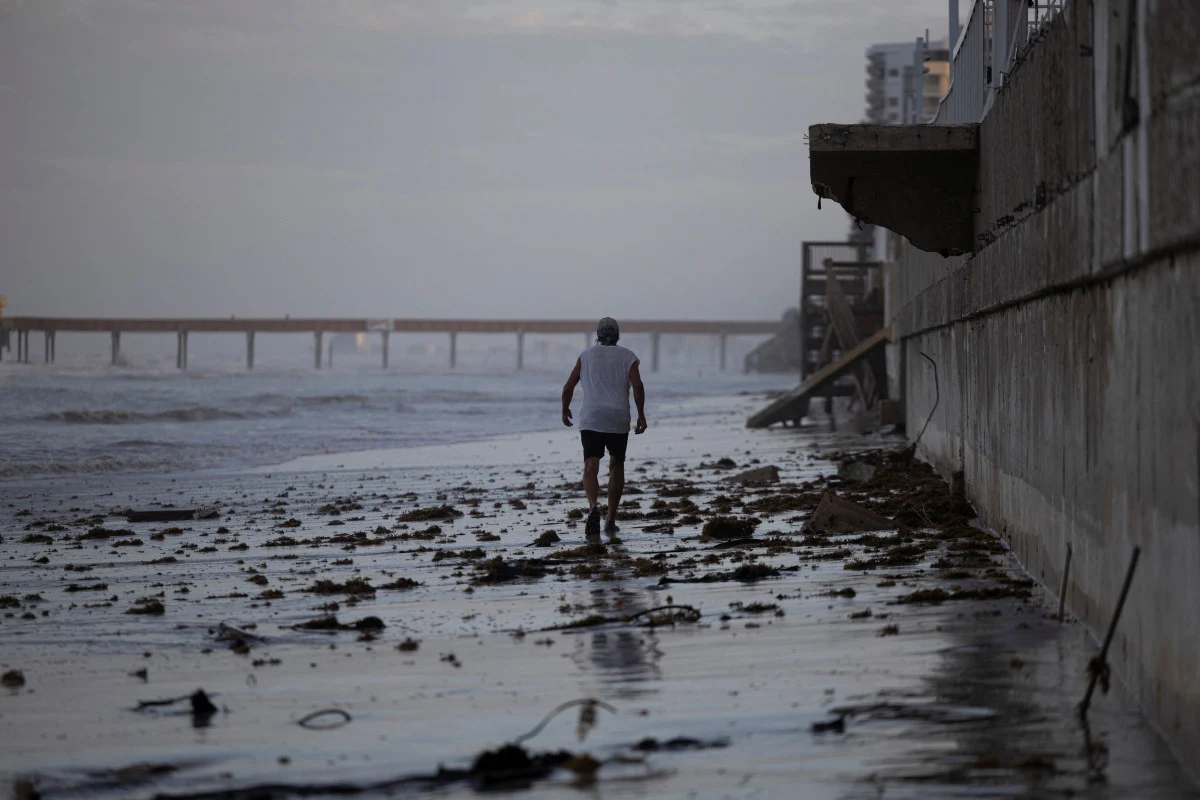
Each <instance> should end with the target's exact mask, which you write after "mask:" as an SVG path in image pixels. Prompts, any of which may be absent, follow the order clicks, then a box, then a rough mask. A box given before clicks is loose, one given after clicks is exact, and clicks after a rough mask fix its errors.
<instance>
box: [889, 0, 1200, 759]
mask: <svg viewBox="0 0 1200 800" xmlns="http://www.w3.org/2000/svg"><path fill="white" fill-rule="evenodd" d="M1131 11H1132V15H1131V13H1130V12H1131ZM1131 22H1132V23H1134V27H1133V29H1132V30H1133V36H1132V40H1133V41H1134V43H1135V47H1134V49H1133V52H1127V47H1126V43H1127V42H1128V41H1129V40H1130V38H1131V37H1130V28H1129V27H1128V25H1129V24H1130V23H1131ZM1198 40H1200V3H1197V2H1194V0H1094V2H1088V1H1087V0H1071V2H1070V3H1068V4H1067V9H1066V11H1065V12H1064V13H1063V15H1062V16H1061V17H1060V18H1059V19H1058V20H1056V21H1055V22H1054V23H1052V25H1051V26H1050V28H1049V29H1048V30H1047V32H1046V36H1045V39H1044V40H1043V41H1041V42H1039V43H1038V44H1036V45H1035V46H1034V47H1032V48H1031V49H1030V51H1029V52H1028V54H1027V56H1026V58H1025V59H1024V61H1023V63H1022V64H1021V65H1020V67H1019V68H1018V69H1017V70H1016V71H1015V72H1014V74H1013V75H1012V76H1011V77H1010V78H1009V81H1008V83H1007V85H1006V87H1005V90H1004V91H1003V92H1002V93H1000V94H999V95H998V96H997V97H996V100H995V104H994V106H993V108H992V110H991V112H990V113H989V115H988V117H987V118H986V119H985V120H984V122H983V124H982V126H981V128H980V149H981V157H980V168H979V170H980V171H979V187H980V197H979V213H978V216H977V219H976V236H977V241H978V242H979V249H978V250H977V252H976V253H975V254H974V255H973V256H970V257H963V258H958V259H942V258H939V257H938V256H936V255H931V254H926V253H921V252H919V251H916V250H914V249H913V248H911V247H905V248H903V253H902V255H901V258H900V263H899V265H898V267H897V270H896V275H895V276H894V281H895V284H894V285H895V286H896V288H897V296H896V300H895V307H896V308H897V317H896V326H897V331H898V333H899V335H900V337H901V348H902V351H903V355H902V358H901V363H902V364H904V369H905V373H904V375H903V376H902V383H903V385H904V387H905V400H906V402H905V407H906V415H907V423H908V429H909V431H910V432H913V433H915V432H916V431H918V430H920V427H921V425H922V424H923V423H924V421H925V417H926V415H927V414H928V413H929V409H930V408H931V407H932V406H933V403H934V397H935V390H934V379H933V370H932V369H931V368H930V367H929V365H928V364H927V363H926V362H925V360H924V359H923V358H922V357H921V356H920V353H922V352H924V353H926V354H928V355H929V356H930V357H931V358H932V359H934V361H935V362H936V363H937V377H938V381H939V383H940V397H941V400H940V404H939V405H938V408H937V411H936V413H935V414H934V417H933V420H932V423H931V424H930V426H929V429H928V431H927V433H926V434H925V437H924V439H923V440H922V442H921V449H922V452H923V454H924V455H925V456H926V457H927V458H929V459H930V460H931V461H932V462H933V463H934V464H935V465H936V466H937V467H938V468H939V469H940V470H942V471H943V472H944V473H946V474H949V473H950V472H953V471H955V470H960V469H961V470H963V472H964V474H965V478H966V486H967V491H968V494H969V496H970V498H971V499H972V500H973V501H974V502H975V503H976V505H977V507H978V508H979V511H980V514H981V515H982V516H983V518H984V520H985V521H986V522H987V523H988V524H990V525H991V526H992V527H993V528H995V529H996V530H997V531H999V532H1000V533H1001V534H1002V535H1003V536H1004V537H1005V538H1006V539H1007V540H1008V541H1009V542H1010V543H1011V544H1012V546H1013V548H1014V550H1015V551H1016V552H1017V553H1018V555H1019V556H1020V557H1021V558H1022V559H1023V561H1024V562H1025V564H1026V565H1027V566H1028V568H1029V569H1030V571H1031V572H1032V573H1033V574H1034V575H1036V576H1038V577H1039V578H1041V579H1042V580H1043V581H1044V582H1045V583H1046V584H1047V585H1048V586H1050V587H1052V588H1053V589H1055V590H1057V587H1058V585H1059V582H1060V580H1061V570H1062V565H1063V562H1064V559H1065V555H1066V548H1067V545H1068V543H1070V544H1071V545H1072V547H1073V551H1074V556H1073V562H1072V567H1071V581H1070V585H1069V588H1068V604H1069V607H1070V608H1071V609H1072V610H1073V611H1074V612H1075V613H1076V614H1078V615H1079V616H1080V617H1081V618H1082V619H1083V620H1084V621H1085V622H1086V623H1087V624H1088V625H1089V626H1090V627H1091V628H1092V630H1093V631H1095V632H1097V634H1102V633H1103V630H1104V628H1105V627H1106V626H1107V624H1108V621H1109V618H1110V616H1111V614H1112V610H1113V606H1114V604H1115V601H1116V596H1117V594H1118V591H1119V588H1120V585H1121V580H1122V578H1123V576H1124V572H1125V569H1126V567H1127V565H1128V563H1129V558H1130V555H1131V552H1132V549H1133V547H1135V546H1138V547H1141V549H1142V555H1141V563H1140V566H1139V570H1138V576H1137V578H1136V580H1135V582H1134V586H1133V590H1132V592H1131V594H1130V599H1129V603H1128V605H1127V607H1126V609H1125V613H1124V616H1123V617H1122V621H1121V625H1120V628H1119V629H1118V633H1117V637H1116V640H1115V642H1114V648H1113V652H1112V653H1111V655H1110V660H1111V662H1112V663H1113V665H1114V667H1115V668H1116V669H1117V671H1118V672H1119V673H1120V674H1121V675H1122V676H1123V677H1124V678H1125V680H1126V682H1127V683H1128V685H1129V687H1130V689H1131V690H1132V691H1133V692H1134V693H1135V694H1136V695H1137V696H1138V697H1139V699H1140V700H1141V702H1142V703H1143V705H1144V707H1145V709H1146V712H1147V713H1148V714H1149V715H1150V716H1151V717H1152V719H1154V720H1155V721H1156V723H1157V724H1158V725H1159V726H1160V728H1161V730H1162V732H1163V734H1164V735H1165V736H1166V738H1167V739H1168V741H1169V742H1170V743H1171V744H1172V746H1173V747H1174V748H1175V750H1176V752H1177V753H1178V754H1179V755H1180V757H1181V760H1182V761H1183V762H1184V764H1185V766H1186V767H1187V768H1188V769H1189V770H1190V771H1191V772H1192V774H1193V775H1197V776H1200V59H1197V58H1196V57H1195V42H1196V41H1198ZM1127 70H1132V71H1131V72H1130V74H1129V77H1128V80H1127V79H1126V71H1127ZM1126 87H1129V95H1130V97H1131V103H1132V107H1133V108H1136V109H1137V112H1138V113H1137V114H1136V116H1135V118H1132V119H1131V118H1130V117H1129V115H1128V113H1127V111H1126V109H1127V108H1129V107H1130V104H1129V103H1126ZM1081 685H1082V678H1081Z"/></svg>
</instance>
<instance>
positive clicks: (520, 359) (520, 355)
mask: <svg viewBox="0 0 1200 800" xmlns="http://www.w3.org/2000/svg"><path fill="white" fill-rule="evenodd" d="M524 368H525V331H517V369H519V370H520V369H524Z"/></svg>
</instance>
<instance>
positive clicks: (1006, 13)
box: [932, 0, 1066, 125]
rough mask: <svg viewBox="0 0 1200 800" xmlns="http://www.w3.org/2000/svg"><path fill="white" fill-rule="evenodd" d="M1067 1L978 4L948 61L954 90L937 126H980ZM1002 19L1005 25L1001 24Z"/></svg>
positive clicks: (987, 0) (988, 0) (1000, 0)
mask: <svg viewBox="0 0 1200 800" xmlns="http://www.w3.org/2000/svg"><path fill="white" fill-rule="evenodd" d="M1065 2H1066V0H1034V2H1032V3H1031V2H1029V0H974V2H973V3H972V5H971V10H970V11H969V12H967V21H966V24H965V25H963V29H962V33H961V34H960V35H959V37H958V42H957V43H955V45H954V52H953V53H952V55H951V57H950V88H949V89H948V90H947V92H946V95H945V97H943V98H942V100H941V103H939V105H938V112H937V116H936V117H934V119H933V122H932V124H934V125H950V124H955V123H964V122H980V121H982V120H983V118H984V117H985V116H986V115H987V112H988V109H990V108H991V104H992V98H993V97H994V96H995V92H996V90H997V89H999V88H1000V87H1001V86H1003V85H1004V80H1005V78H1006V76H1007V75H1008V73H1009V71H1010V65H1011V64H1012V63H1013V62H1014V61H1017V60H1018V59H1019V58H1020V57H1021V55H1022V54H1023V53H1024V52H1025V50H1026V49H1027V48H1028V47H1029V46H1031V44H1032V43H1033V42H1034V41H1036V34H1037V32H1038V31H1040V30H1041V28H1042V26H1044V25H1045V24H1046V23H1047V22H1049V21H1050V20H1051V19H1053V18H1054V17H1055V16H1057V15H1058V13H1059V12H1060V11H1061V10H1062V7H1063V4H1064V3H1065ZM997 20H999V21H1000V22H1001V24H999V25H997V24H996V22H997Z"/></svg>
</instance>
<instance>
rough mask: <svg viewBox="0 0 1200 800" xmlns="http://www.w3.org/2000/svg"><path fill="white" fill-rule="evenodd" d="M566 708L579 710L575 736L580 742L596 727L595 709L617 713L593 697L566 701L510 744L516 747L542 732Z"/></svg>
mask: <svg viewBox="0 0 1200 800" xmlns="http://www.w3.org/2000/svg"><path fill="white" fill-rule="evenodd" d="M568 708H578V709H579V720H578V721H577V723H576V725H575V735H576V736H577V737H578V739H579V741H581V742H582V741H583V740H584V739H586V738H587V735H588V734H589V733H591V731H592V729H593V728H594V727H596V719H597V718H596V709H598V708H603V709H604V710H605V711H607V712H608V713H610V714H615V713H617V710H616V709H615V708H613V707H612V706H610V705H609V704H608V703H605V702H604V701H602V700H597V699H595V698H594V697H582V698H579V699H578V700H568V701H567V702H565V703H559V704H558V705H557V706H555V707H554V709H553V710H551V711H550V713H549V714H547V715H546V716H544V717H542V720H541V722H539V723H538V724H537V725H534V726H533V728H531V729H530V730H528V731H526V732H525V733H523V734H521V735H520V736H518V737H517V738H515V739H513V741H512V743H513V744H514V745H518V744H520V743H521V742H525V741H528V740H530V739H532V738H533V737H535V736H537V735H538V734H539V733H541V732H542V729H544V728H545V727H546V726H547V725H549V724H550V721H551V720H553V719H554V718H555V717H557V716H558V715H559V714H561V713H562V712H564V711H566V710H567V709H568Z"/></svg>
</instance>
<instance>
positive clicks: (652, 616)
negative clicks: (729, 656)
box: [540, 598, 700, 632]
mask: <svg viewBox="0 0 1200 800" xmlns="http://www.w3.org/2000/svg"><path fill="white" fill-rule="evenodd" d="M667 599H668V600H670V598H667ZM664 612H666V613H664ZM642 617H646V618H647V622H646V627H650V628H653V627H657V626H660V625H674V624H675V623H678V622H699V621H700V609H698V608H696V607H695V606H689V605H686V604H681V605H676V604H674V603H669V604H667V605H663V606H655V607H654V608H647V609H645V610H644V611H639V612H637V613H636V614H625V615H622V616H619V617H617V616H606V615H604V614H592V615H590V616H587V617H584V618H583V619H577V620H572V621H571V622H565V623H563V624H562V625H551V626H550V627H548V628H541V629H540V630H541V631H542V632H545V631H568V630H576V629H578V628H592V627H595V626H597V625H609V624H612V623H618V622H633V621H634V620H637V619H640V618H642Z"/></svg>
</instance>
